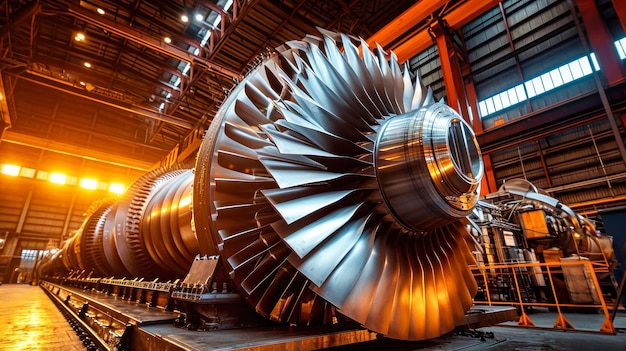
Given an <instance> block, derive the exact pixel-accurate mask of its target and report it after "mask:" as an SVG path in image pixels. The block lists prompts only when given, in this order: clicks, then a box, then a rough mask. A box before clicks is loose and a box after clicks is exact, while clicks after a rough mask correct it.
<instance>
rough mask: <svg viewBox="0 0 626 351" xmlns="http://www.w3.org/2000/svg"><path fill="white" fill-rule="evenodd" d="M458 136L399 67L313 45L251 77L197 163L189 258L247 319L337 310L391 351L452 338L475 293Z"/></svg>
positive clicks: (343, 42) (279, 56)
mask: <svg viewBox="0 0 626 351" xmlns="http://www.w3.org/2000/svg"><path fill="white" fill-rule="evenodd" d="M482 173H483V170H482V163H481V158H480V152H479V149H478V146H477V144H476V140H475V138H474V135H473V133H472V131H471V129H470V128H469V126H468V125H467V124H466V123H464V122H463V121H462V119H461V118H460V117H459V116H458V115H457V114H455V113H454V112H453V111H452V110H451V109H450V108H449V107H447V106H445V105H443V104H441V103H435V101H434V99H433V97H432V93H431V92H430V90H426V89H424V88H423V87H422V85H421V84H420V83H419V82H415V81H414V80H413V78H412V77H411V74H410V73H409V72H408V70H407V68H406V67H401V66H400V65H399V64H398V62H397V59H396V58H395V55H393V53H392V54H391V55H386V54H385V53H384V50H382V48H379V50H377V53H374V52H373V51H372V50H370V49H369V48H368V47H367V44H366V43H365V42H364V41H363V40H359V39H355V38H352V37H349V36H347V35H344V34H338V33H333V32H327V31H323V30H322V31H321V32H320V33H319V35H318V36H316V35H310V36H307V37H306V38H304V39H303V40H301V41H292V42H288V43H286V44H285V45H283V46H282V47H280V48H278V49H277V53H276V54H275V55H274V56H272V57H270V58H269V59H268V60H266V61H265V62H264V63H262V64H261V65H260V66H259V67H258V68H256V69H255V70H253V71H252V72H250V73H249V74H248V75H247V77H246V78H245V79H244V80H243V81H242V82H241V83H240V84H239V85H238V86H237V87H236V88H235V89H234V90H233V91H232V92H231V94H230V95H229V97H228V99H227V100H226V101H225V102H224V104H223V105H222V108H221V109H220V110H219V112H218V113H217V115H216V116H215V118H214V120H213V122H212V124H211V126H210V128H209V130H208V131H207V134H206V137H205V139H204V142H203V144H202V146H201V149H200V152H199V154H198V158H197V163H196V177H195V181H194V206H193V211H194V221H195V223H196V231H197V236H198V240H199V241H200V247H201V248H203V250H205V251H207V252H206V253H207V254H214V249H213V248H218V253H219V255H220V259H221V260H222V263H223V264H224V266H225V267H226V269H227V270H228V271H229V275H230V277H231V278H232V279H233V281H234V282H235V283H236V284H235V285H236V286H239V287H240V289H239V290H240V293H241V294H242V295H243V296H244V298H245V299H246V301H248V302H249V303H250V304H251V305H252V306H253V307H254V308H255V309H256V311H257V312H259V313H260V314H262V315H264V316H266V317H267V318H270V319H272V320H275V321H279V322H288V323H293V324H315V323H325V322H328V321H329V316H333V315H335V312H334V311H335V310H338V311H339V312H340V313H341V314H343V315H345V316H347V317H349V318H350V319H353V320H355V321H357V322H359V323H361V324H362V325H364V326H365V327H366V328H368V329H371V330H373V331H376V332H379V333H381V334H384V335H386V336H388V337H392V338H397V339H410V340H416V339H426V338H432V337H436V336H439V335H441V334H443V333H445V332H448V331H450V330H452V329H453V328H454V326H455V324H456V323H458V322H459V321H460V320H461V319H462V318H463V316H464V313H465V311H466V310H467V309H468V308H469V307H470V306H471V305H472V297H473V295H474V293H475V291H476V283H475V281H474V279H473V277H472V275H471V272H470V270H469V268H468V264H469V263H471V262H473V257H472V255H471V246H470V245H473V244H468V243H469V242H471V239H470V235H469V233H468V230H467V227H466V225H465V224H466V222H465V219H464V216H465V215H466V214H467V213H469V211H470V210H471V209H472V207H473V206H474V204H475V203H476V198H477V196H478V184H479V183H480V178H481V176H482Z"/></svg>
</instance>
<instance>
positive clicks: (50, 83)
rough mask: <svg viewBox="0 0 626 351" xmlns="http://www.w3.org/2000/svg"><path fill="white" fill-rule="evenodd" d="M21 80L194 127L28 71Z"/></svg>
mask: <svg viewBox="0 0 626 351" xmlns="http://www.w3.org/2000/svg"><path fill="white" fill-rule="evenodd" d="M19 78H20V79H24V80H26V81H29V82H32V83H36V84H39V85H42V86H45V87H48V88H52V89H55V90H58V91H62V92H64V93H68V94H71V95H74V96H77V97H81V98H83V99H87V100H90V101H93V102H97V103H100V104H103V105H106V106H109V107H114V108H117V109H120V110H123V111H126V112H130V113H132V114H135V115H138V116H142V117H146V118H150V119H154V120H158V121H163V122H165V123H170V124H173V125H177V126H179V127H183V128H187V129H192V128H193V125H192V124H191V123H189V122H187V121H184V120H181V119H177V118H173V117H171V116H168V115H166V114H163V113H159V112H158V111H152V110H148V109H145V108H142V107H139V106H133V105H131V104H127V103H124V102H121V101H114V100H111V101H109V100H107V99H105V98H104V97H103V96H100V95H98V94H94V93H90V92H88V91H86V90H84V89H79V88H76V87H73V86H71V85H69V84H65V83H61V82H57V81H55V80H53V79H50V78H47V77H45V76H40V75H38V74H35V73H32V72H28V71H26V72H23V73H21V74H20V75H19Z"/></svg>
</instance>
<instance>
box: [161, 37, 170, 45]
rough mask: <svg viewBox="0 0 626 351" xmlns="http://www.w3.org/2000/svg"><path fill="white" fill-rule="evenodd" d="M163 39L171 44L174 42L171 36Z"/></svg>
mask: <svg viewBox="0 0 626 351" xmlns="http://www.w3.org/2000/svg"><path fill="white" fill-rule="evenodd" d="M163 41H164V42H166V43H168V44H169V43H171V42H172V39H170V37H165V38H163Z"/></svg>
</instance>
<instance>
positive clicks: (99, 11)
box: [96, 7, 106, 15]
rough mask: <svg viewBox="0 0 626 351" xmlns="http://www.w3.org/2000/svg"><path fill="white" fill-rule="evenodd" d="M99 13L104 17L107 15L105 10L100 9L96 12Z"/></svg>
mask: <svg viewBox="0 0 626 351" xmlns="http://www.w3.org/2000/svg"><path fill="white" fill-rule="evenodd" d="M96 12H97V13H99V14H101V15H104V14H105V13H106V11H104V9H102V8H100V7H98V9H97V10H96Z"/></svg>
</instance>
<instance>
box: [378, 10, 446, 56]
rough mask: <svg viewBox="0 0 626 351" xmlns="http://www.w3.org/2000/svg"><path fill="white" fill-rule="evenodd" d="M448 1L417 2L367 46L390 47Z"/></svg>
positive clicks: (379, 32) (385, 27)
mask: <svg viewBox="0 0 626 351" xmlns="http://www.w3.org/2000/svg"><path fill="white" fill-rule="evenodd" d="M448 1H449V0H427V1H417V2H416V3H415V5H413V6H411V7H410V8H409V9H408V10H406V11H404V13H402V14H401V15H400V16H398V17H396V18H395V19H394V20H393V21H391V22H389V23H388V24H387V25H386V26H384V27H383V28H382V29H381V30H379V31H378V32H376V33H374V35H372V36H371V37H370V38H369V39H367V44H368V45H369V46H370V47H372V45H376V43H378V44H379V45H381V46H383V47H385V46H387V45H389V44H390V43H391V42H393V41H394V40H396V39H398V38H400V37H401V36H402V35H403V34H404V33H406V32H407V31H408V30H409V29H411V28H413V27H414V26H415V24H416V23H419V22H420V21H422V20H423V19H425V18H426V17H428V16H430V15H432V14H433V13H434V12H435V11H436V10H437V9H439V8H440V7H442V6H443V5H445V4H446V3H447V2H448ZM394 52H395V51H394ZM396 54H397V53H396Z"/></svg>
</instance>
